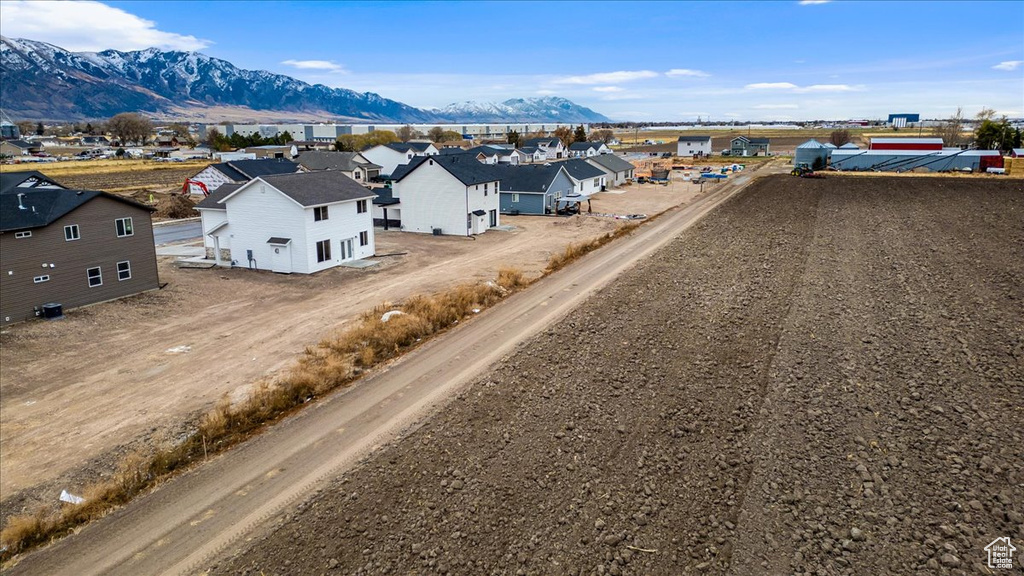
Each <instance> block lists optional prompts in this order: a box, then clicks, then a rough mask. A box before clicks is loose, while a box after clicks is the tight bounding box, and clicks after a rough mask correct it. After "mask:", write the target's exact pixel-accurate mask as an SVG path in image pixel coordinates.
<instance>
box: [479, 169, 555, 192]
mask: <svg viewBox="0 0 1024 576" xmlns="http://www.w3.org/2000/svg"><path fill="white" fill-rule="evenodd" d="M494 168H497V172H498V175H499V176H500V177H501V190H502V191H503V192H536V193H542V192H547V190H548V188H549V187H550V186H551V183H552V182H554V180H555V177H556V176H558V173H559V172H560V171H561V170H562V166H561V165H560V164H527V165H522V166H509V165H503V166H495V167H494Z"/></svg>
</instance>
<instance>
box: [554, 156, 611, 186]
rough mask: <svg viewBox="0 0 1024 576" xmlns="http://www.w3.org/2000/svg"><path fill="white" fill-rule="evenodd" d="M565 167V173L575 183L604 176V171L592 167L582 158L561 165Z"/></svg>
mask: <svg viewBox="0 0 1024 576" xmlns="http://www.w3.org/2000/svg"><path fill="white" fill-rule="evenodd" d="M561 164H562V166H564V167H565V171H566V172H568V173H569V176H571V177H572V179H573V180H576V181H577V182H579V181H582V180H586V179H588V178H599V177H601V176H604V170H601V169H600V168H598V167H597V166H594V165H593V164H591V163H590V162H587V161H586V160H584V159H582V158H574V159H572V160H566V161H565V162H562V163H561Z"/></svg>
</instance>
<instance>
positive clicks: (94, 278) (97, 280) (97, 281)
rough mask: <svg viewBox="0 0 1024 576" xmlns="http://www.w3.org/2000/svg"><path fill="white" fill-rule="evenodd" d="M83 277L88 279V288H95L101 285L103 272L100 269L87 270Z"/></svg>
mask: <svg viewBox="0 0 1024 576" xmlns="http://www.w3.org/2000/svg"><path fill="white" fill-rule="evenodd" d="M85 275H86V276H88V277H89V288H95V287H97V286H102V285H103V271H102V270H100V267H99V266H97V267H95V268H89V269H88V270H86V271H85Z"/></svg>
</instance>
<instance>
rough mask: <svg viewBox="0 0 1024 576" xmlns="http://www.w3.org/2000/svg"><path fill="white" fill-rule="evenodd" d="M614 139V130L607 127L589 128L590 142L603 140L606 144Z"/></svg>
mask: <svg viewBox="0 0 1024 576" xmlns="http://www.w3.org/2000/svg"><path fill="white" fill-rule="evenodd" d="M614 139H615V132H612V131H611V130H609V129H608V128H602V129H601V130H591V132H590V141H591V142H604V143H605V144H608V143H609V142H611V141H612V140H614Z"/></svg>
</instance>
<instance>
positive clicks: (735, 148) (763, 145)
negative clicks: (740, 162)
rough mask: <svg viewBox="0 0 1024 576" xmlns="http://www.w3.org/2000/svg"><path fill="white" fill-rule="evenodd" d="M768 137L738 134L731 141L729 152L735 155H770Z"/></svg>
mask: <svg viewBox="0 0 1024 576" xmlns="http://www.w3.org/2000/svg"><path fill="white" fill-rule="evenodd" d="M770 144H771V141H770V140H769V139H768V138H749V137H747V136H737V137H735V138H733V139H732V141H731V142H730V148H729V152H730V153H731V154H732V155H733V156H770V155H771V150H769V145H770Z"/></svg>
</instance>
